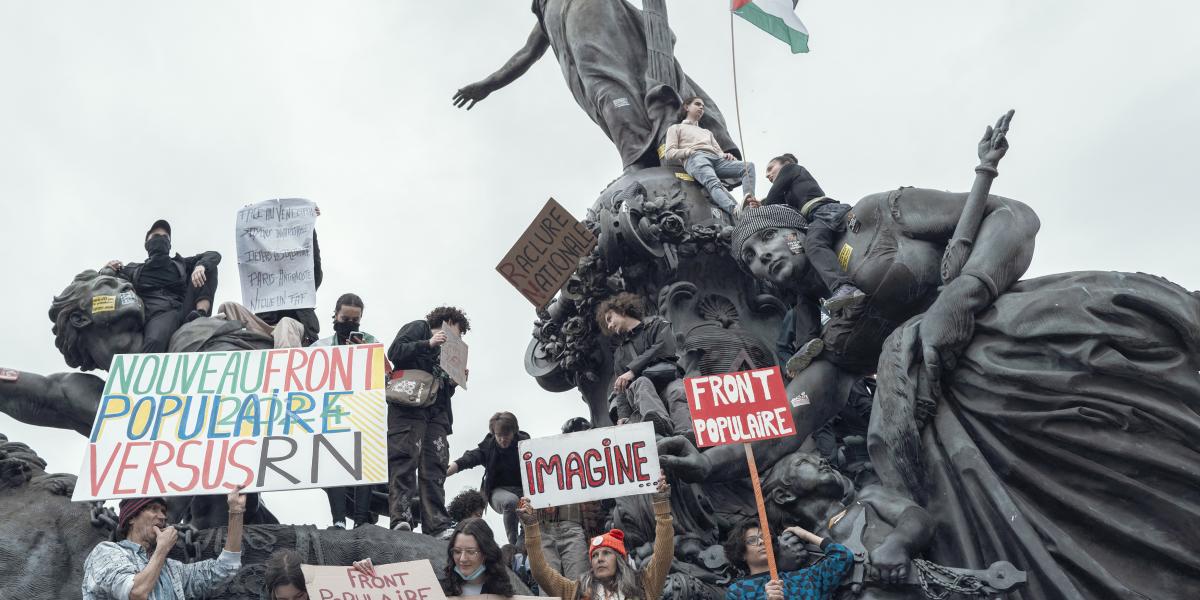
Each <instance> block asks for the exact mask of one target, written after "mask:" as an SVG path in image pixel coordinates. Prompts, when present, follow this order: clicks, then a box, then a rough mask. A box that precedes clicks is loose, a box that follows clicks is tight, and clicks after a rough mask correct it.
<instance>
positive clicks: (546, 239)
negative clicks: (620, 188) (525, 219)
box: [496, 198, 596, 308]
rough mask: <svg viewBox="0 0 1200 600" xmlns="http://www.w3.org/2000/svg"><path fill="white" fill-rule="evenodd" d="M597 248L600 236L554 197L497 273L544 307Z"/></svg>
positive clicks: (527, 229)
mask: <svg viewBox="0 0 1200 600" xmlns="http://www.w3.org/2000/svg"><path fill="white" fill-rule="evenodd" d="M595 247H596V236H594V235H592V232H591V231H589V230H588V228H587V227H585V226H584V225H583V223H580V222H579V221H576V220H575V217H572V216H571V213H569V212H567V210H566V209H565V208H563V207H562V205H560V204H559V203H558V202H556V201H555V200H554V198H551V199H550V200H548V201H547V202H546V205H545V206H543V207H542V210H541V212H539V213H538V215H537V217H535V218H534V219H533V222H532V223H530V224H529V227H527V228H526V229H525V233H523V234H521V239H519V240H517V243H516V244H514V245H513V247H512V249H511V250H509V251H508V254H507V255H505V257H504V260H502V261H500V264H498V265H496V270H497V271H499V272H500V275H502V276H504V278H505V279H507V280H508V282H509V283H511V284H512V285H513V287H515V288H517V291H519V292H521V294H523V295H524V296H525V298H526V299H528V300H529V301H530V302H532V303H533V305H534V306H536V307H538V308H541V307H543V306H545V305H546V303H547V302H549V301H550V299H551V298H553V297H554V295H555V294H557V293H558V290H560V289H562V286H563V285H564V284H566V283H567V280H568V279H570V278H571V275H572V274H574V273H575V268H576V267H577V266H578V265H579V259H580V258H582V257H584V256H587V255H588V254H591V252H592V248H595Z"/></svg>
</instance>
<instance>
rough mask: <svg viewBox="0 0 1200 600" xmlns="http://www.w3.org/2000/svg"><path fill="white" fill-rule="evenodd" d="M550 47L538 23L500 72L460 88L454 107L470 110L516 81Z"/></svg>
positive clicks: (455, 96)
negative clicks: (493, 93) (477, 103)
mask: <svg viewBox="0 0 1200 600" xmlns="http://www.w3.org/2000/svg"><path fill="white" fill-rule="evenodd" d="M549 47H550V40H549V39H548V38H547V37H546V33H545V32H544V31H542V24H541V22H540V21H539V22H538V24H537V25H534V27H533V31H532V32H530V34H529V39H527V40H525V45H524V46H523V47H522V48H521V49H520V50H517V53H516V54H514V55H513V57H512V58H510V59H508V62H506V63H504V66H503V67H500V70H498V71H496V72H495V73H492V74H491V75H488V76H487V77H486V78H484V79H483V80H481V81H476V82H475V83H472V84H468V85H465V86H463V87H462V88H460V89H459V90H458V91H457V92H455V93H454V106H457V107H459V108H463V107H465V108H466V109H467V110H471V108H472V107H474V106H475V103H476V102H479V101H481V100H483V99H484V98H487V97H488V95H490V94H491V93H492V92H494V91H496V90H498V89H500V88H502V87H504V86H506V85H508V84H510V83H512V82H514V81H516V80H517V79H518V78H519V77H521V76H522V75H524V74H525V72H526V71H528V70H529V67H532V66H533V63H535V62H537V61H538V59H539V58H541V57H542V55H543V54H545V53H546V48H549Z"/></svg>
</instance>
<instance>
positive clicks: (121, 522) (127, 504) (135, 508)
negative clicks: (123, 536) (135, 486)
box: [117, 498, 167, 529]
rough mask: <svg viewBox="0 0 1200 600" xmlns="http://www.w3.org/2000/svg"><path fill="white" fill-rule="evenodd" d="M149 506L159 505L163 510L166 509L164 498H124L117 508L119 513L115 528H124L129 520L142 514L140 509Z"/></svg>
mask: <svg viewBox="0 0 1200 600" xmlns="http://www.w3.org/2000/svg"><path fill="white" fill-rule="evenodd" d="M151 504H161V505H163V508H166V507H167V500H166V499H165V498H126V499H124V500H122V501H121V504H120V505H119V506H118V510H119V511H120V513H119V515H118V516H117V528H118V529H120V528H121V527H124V526H125V524H126V523H128V522H129V520H130V519H132V518H134V517H136V516H137V514H138V513H140V512H142V509H144V508H146V507H147V506H149V505H151Z"/></svg>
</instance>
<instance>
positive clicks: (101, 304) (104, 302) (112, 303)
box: [92, 296, 117, 314]
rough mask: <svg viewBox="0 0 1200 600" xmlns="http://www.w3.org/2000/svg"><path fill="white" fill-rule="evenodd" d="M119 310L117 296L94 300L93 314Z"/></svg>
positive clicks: (96, 297)
mask: <svg viewBox="0 0 1200 600" xmlns="http://www.w3.org/2000/svg"><path fill="white" fill-rule="evenodd" d="M116 309H117V297H116V296H95V297H93V298H92V314H96V313H102V312H111V311H114V310H116Z"/></svg>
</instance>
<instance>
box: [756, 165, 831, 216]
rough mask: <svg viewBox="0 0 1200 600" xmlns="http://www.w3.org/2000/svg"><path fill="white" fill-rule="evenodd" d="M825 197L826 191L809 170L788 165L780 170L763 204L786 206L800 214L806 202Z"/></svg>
mask: <svg viewBox="0 0 1200 600" xmlns="http://www.w3.org/2000/svg"><path fill="white" fill-rule="evenodd" d="M824 195H825V191H824V190H822V189H821V185H820V184H818V183H817V180H816V178H814V177H813V176H812V173H809V172H808V169H805V168H804V167H802V166H800V165H798V164H795V163H788V164H786V165H783V167H781V168H780V169H779V175H778V176H777V177H775V182H774V183H772V184H771V190H770V191H769V192H767V198H766V199H765V200H763V201H762V203H763V205H767V204H786V205H788V206H790V207H792V208H794V209H796V211H797V212H799V211H800V209H802V208H804V203H805V202H808V201H809V200H812V199H813V198H820V197H821V196H824Z"/></svg>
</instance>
